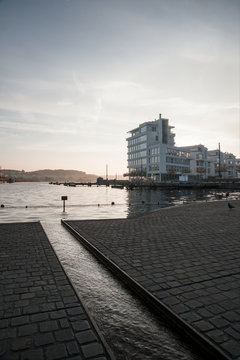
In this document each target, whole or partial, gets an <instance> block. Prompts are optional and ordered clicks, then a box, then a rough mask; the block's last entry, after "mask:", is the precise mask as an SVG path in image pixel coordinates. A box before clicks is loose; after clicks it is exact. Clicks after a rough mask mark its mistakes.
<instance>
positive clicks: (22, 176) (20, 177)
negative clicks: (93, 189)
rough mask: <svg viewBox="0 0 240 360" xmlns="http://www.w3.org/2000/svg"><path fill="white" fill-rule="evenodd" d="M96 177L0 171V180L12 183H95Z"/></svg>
mask: <svg viewBox="0 0 240 360" xmlns="http://www.w3.org/2000/svg"><path fill="white" fill-rule="evenodd" d="M97 177H98V176H97V175H94V174H86V173H85V172H84V171H78V170H63V169H56V170H50V169H45V170H36V171H24V170H22V171H19V170H5V169H4V170H1V178H2V179H3V178H8V179H12V180H13V181H48V182H55V181H58V182H96V180H97Z"/></svg>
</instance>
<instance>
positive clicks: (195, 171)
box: [126, 114, 240, 181]
mask: <svg viewBox="0 0 240 360" xmlns="http://www.w3.org/2000/svg"><path fill="white" fill-rule="evenodd" d="M173 128H174V127H173V126H170V125H169V120H168V119H164V118H162V116H161V114H159V118H158V119H157V120H154V121H148V122H144V123H142V124H140V125H139V126H138V127H137V128H135V129H133V130H130V131H129V132H128V133H129V134H130V136H129V137H128V138H127V146H128V153H127V154H128V159H127V161H128V166H127V167H128V173H127V174H126V175H128V176H129V178H130V179H133V178H145V179H151V180H155V181H169V180H180V181H181V180H182V181H188V180H198V179H213V178H222V179H229V178H236V177H237V176H239V175H240V159H236V156H235V155H233V154H232V153H227V152H222V151H221V150H220V144H219V148H218V149H216V150H208V149H207V148H206V147H205V146H204V145H202V144H199V145H191V146H181V147H177V146H175V141H174V138H175V133H173V131H172V129H173Z"/></svg>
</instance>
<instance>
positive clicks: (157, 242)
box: [63, 200, 240, 360]
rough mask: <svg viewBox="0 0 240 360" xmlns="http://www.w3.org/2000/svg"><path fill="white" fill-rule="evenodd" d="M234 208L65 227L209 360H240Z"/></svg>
mask: <svg viewBox="0 0 240 360" xmlns="http://www.w3.org/2000/svg"><path fill="white" fill-rule="evenodd" d="M231 204H233V205H234V206H235V208H233V209H229V207H228V201H227V200H223V201H217V202H205V203H193V204H186V205H182V206H179V207H172V208H165V209H161V210H159V211H155V212H152V213H148V214H144V215H141V216H137V217H134V218H128V219H115V220H83V221H63V224H64V225H65V226H66V227H67V228H68V229H69V230H70V231H71V232H72V233H73V234H74V236H75V237H76V238H78V239H79V240H80V241H81V242H83V244H84V245H85V246H86V247H87V248H88V249H90V251H91V252H93V253H94V254H95V256H97V257H98V258H99V259H100V260H101V261H102V262H103V263H104V264H105V265H106V266H107V267H108V268H109V269H111V271H113V272H114V273H115V274H116V275H117V276H118V277H119V278H120V279H121V280H123V281H124V282H125V283H126V284H128V286H129V287H130V288H131V289H132V290H133V291H134V292H135V293H136V294H137V295H138V296H140V297H141V298H142V300H143V301H145V302H147V303H148V304H149V305H150V306H151V307H152V308H153V309H154V311H156V312H157V314H159V316H160V317H161V318H164V319H165V320H166V322H167V323H169V324H170V326H173V327H174V329H176V330H177V331H179V332H180V333H181V334H182V335H183V336H184V337H185V339H186V340H187V341H188V342H190V343H192V344H193V346H197V348H199V349H201V350H202V352H203V353H204V354H205V357H206V359H207V358H209V359H236V360H239V359H240V265H239V259H240V235H239V234H240V221H239V220H240V201H239V200H236V201H231ZM159 341H161V339H159Z"/></svg>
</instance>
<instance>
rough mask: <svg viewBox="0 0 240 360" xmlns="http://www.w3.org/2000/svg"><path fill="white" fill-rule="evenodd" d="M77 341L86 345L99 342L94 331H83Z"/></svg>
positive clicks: (78, 335)
mask: <svg viewBox="0 0 240 360" xmlns="http://www.w3.org/2000/svg"><path fill="white" fill-rule="evenodd" d="M77 339H78V342H79V343H80V344H86V343H89V342H94V341H96V340H97V337H96V335H95V334H94V332H93V331H92V330H86V331H81V332H80V333H78V334H77Z"/></svg>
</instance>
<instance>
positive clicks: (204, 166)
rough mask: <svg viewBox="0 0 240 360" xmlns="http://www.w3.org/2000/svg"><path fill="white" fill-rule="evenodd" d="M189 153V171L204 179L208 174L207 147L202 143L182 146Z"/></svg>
mask: <svg viewBox="0 0 240 360" xmlns="http://www.w3.org/2000/svg"><path fill="white" fill-rule="evenodd" d="M182 149H184V150H185V151H188V152H189V153H190V172H191V174H192V175H196V176H198V177H199V178H202V179H206V178H207V177H208V175H209V167H210V164H209V163H208V156H207V154H208V149H207V148H206V147H205V146H204V145H202V144H199V145H190V146H184V147H182Z"/></svg>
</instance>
